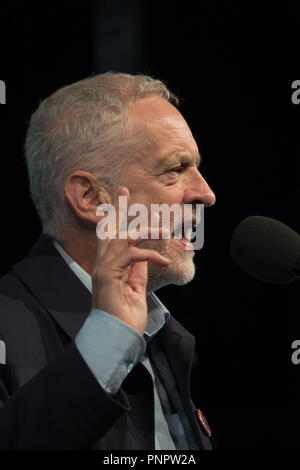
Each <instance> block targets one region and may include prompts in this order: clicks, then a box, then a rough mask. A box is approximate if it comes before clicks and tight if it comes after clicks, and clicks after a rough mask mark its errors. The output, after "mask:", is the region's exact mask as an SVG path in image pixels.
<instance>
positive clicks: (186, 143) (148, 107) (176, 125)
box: [122, 96, 215, 291]
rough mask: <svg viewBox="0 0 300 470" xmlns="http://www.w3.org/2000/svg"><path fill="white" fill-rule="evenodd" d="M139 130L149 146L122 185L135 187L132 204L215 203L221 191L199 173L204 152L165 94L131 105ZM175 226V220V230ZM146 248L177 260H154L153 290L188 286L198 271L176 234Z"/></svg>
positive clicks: (151, 269) (150, 284)
mask: <svg viewBox="0 0 300 470" xmlns="http://www.w3.org/2000/svg"><path fill="white" fill-rule="evenodd" d="M130 115H131V118H132V124H133V128H134V131H135V132H136V133H137V135H138V136H139V138H140V139H141V141H142V142H143V150H142V151H141V152H140V153H139V154H138V155H137V156H135V157H134V158H133V159H132V161H131V162H130V164H129V165H128V167H127V168H126V173H125V175H124V178H123V182H122V185H124V186H126V187H127V188H128V189H129V191H130V205H131V204H134V203H140V204H144V205H145V206H146V207H147V209H148V214H150V213H151V204H154V203H155V204H163V203H166V204H168V205H169V206H171V205H172V204H174V203H176V204H180V206H181V207H182V210H183V205H184V204H191V203H192V202H195V201H196V202H198V203H202V204H204V205H205V206H209V205H212V204H213V203H214V202H215V195H214V193H213V192H212V190H211V189H210V187H209V186H208V184H207V183H206V181H205V180H204V178H203V177H202V176H201V174H200V173H199V170H198V169H197V166H198V165H199V163H200V159H199V151H198V148H197V144H196V142H195V140H194V138H193V136H192V133H191V131H190V129H189V127H188V125H187V123H186V121H185V120H184V118H183V116H182V115H181V114H180V112H179V111H178V110H177V109H176V108H175V107H174V106H173V105H172V104H170V103H169V102H168V101H166V100H164V99H162V98H160V97H156V96H155V97H154V96H153V97H147V98H144V99H142V100H139V101H137V102H136V103H134V104H133V105H131V108H130ZM173 228H174V227H172V225H171V233H172V230H173ZM140 246H141V247H144V248H149V249H154V250H156V251H158V252H159V253H161V254H163V255H165V256H167V257H168V258H169V259H170V260H171V262H170V264H169V265H168V266H167V267H165V268H161V267H156V266H154V265H151V264H149V268H148V291H153V290H157V289H159V288H160V287H163V286H164V285H167V284H176V285H183V284H186V283H187V282H189V281H191V280H192V279H193V277H194V274H195V266H194V262H193V257H194V252H193V251H190V250H186V249H185V247H184V245H183V244H182V243H181V242H180V241H178V240H176V239H175V238H174V237H172V238H171V239H169V240H147V241H145V242H143V244H142V245H140Z"/></svg>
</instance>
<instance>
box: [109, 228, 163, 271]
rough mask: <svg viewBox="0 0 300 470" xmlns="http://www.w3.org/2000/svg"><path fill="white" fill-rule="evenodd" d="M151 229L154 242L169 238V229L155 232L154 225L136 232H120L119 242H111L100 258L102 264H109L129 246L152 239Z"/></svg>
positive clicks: (116, 240)
mask: <svg viewBox="0 0 300 470" xmlns="http://www.w3.org/2000/svg"><path fill="white" fill-rule="evenodd" d="M153 229H154V230H155V236H154V240H158V239H159V240H161V239H166V238H170V230H169V229H166V228H161V227H159V228H158V230H157V226H156V225H155V226H154V227H153V226H149V227H147V226H144V227H143V228H141V229H140V230H139V231H138V232H137V231H136V230H129V231H127V232H120V233H119V235H122V237H121V239H120V240H119V239H118V238H116V239H114V240H112V241H111V243H110V245H109V247H108V248H107V250H106V252H105V254H104V256H103V258H102V262H105V263H109V262H110V261H111V260H113V259H114V258H116V257H117V256H119V255H120V253H122V252H123V250H124V249H125V248H128V247H129V246H138V245H140V244H141V243H143V242H144V241H145V240H149V239H152V238H153V236H152V235H153Z"/></svg>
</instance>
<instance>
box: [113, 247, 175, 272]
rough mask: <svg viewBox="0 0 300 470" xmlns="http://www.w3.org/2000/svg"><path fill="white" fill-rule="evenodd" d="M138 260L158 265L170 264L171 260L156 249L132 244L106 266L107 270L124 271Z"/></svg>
mask: <svg viewBox="0 0 300 470" xmlns="http://www.w3.org/2000/svg"><path fill="white" fill-rule="evenodd" d="M138 261H147V262H149V263H152V264H155V265H157V266H168V264H169V263H170V260H169V259H168V258H166V257H164V256H163V255H161V254H160V253H158V252H157V251H155V250H147V249H141V248H137V247H135V246H130V247H129V248H127V249H125V250H124V251H123V252H122V253H121V254H120V255H119V256H118V257H117V258H115V259H114V260H113V261H111V262H110V263H109V264H108V265H107V264H106V265H105V267H106V269H107V271H111V270H116V271H119V272H120V273H121V272H124V270H125V269H126V268H128V266H130V265H132V264H133V263H135V262H138Z"/></svg>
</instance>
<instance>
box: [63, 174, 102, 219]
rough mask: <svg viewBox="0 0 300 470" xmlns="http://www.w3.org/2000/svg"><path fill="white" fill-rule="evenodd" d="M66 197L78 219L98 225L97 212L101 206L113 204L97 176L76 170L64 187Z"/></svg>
mask: <svg viewBox="0 0 300 470" xmlns="http://www.w3.org/2000/svg"><path fill="white" fill-rule="evenodd" d="M64 193H65V196H66V198H67V200H68V202H69V204H70V206H71V207H72V209H73V211H74V213H75V214H76V216H77V217H78V218H80V219H81V220H83V221H86V222H92V223H93V224H95V225H96V224H97V223H98V222H99V216H96V210H97V207H98V206H99V204H102V203H111V195H110V193H109V191H108V190H107V188H106V187H104V186H103V185H101V183H99V182H98V181H97V180H96V178H95V176H94V175H92V174H91V173H89V172H87V171H81V170H76V171H74V172H73V173H71V175H69V176H68V178H67V179H66V182H65V185H64Z"/></svg>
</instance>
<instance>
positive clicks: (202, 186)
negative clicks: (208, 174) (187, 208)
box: [183, 169, 216, 207]
mask: <svg viewBox="0 0 300 470" xmlns="http://www.w3.org/2000/svg"><path fill="white" fill-rule="evenodd" d="M193 201H199V202H200V203H201V204H204V207H210V206H213V205H214V204H215V202H216V196H215V193H214V192H213V191H212V189H211V188H210V187H209V185H208V183H207V182H206V180H205V179H204V178H203V176H202V175H201V173H200V172H199V171H198V170H196V169H195V172H194V173H193V175H192V177H191V178H190V179H189V181H188V184H187V188H186V190H185V193H184V201H183V202H184V204H190V203H192V202H193Z"/></svg>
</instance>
